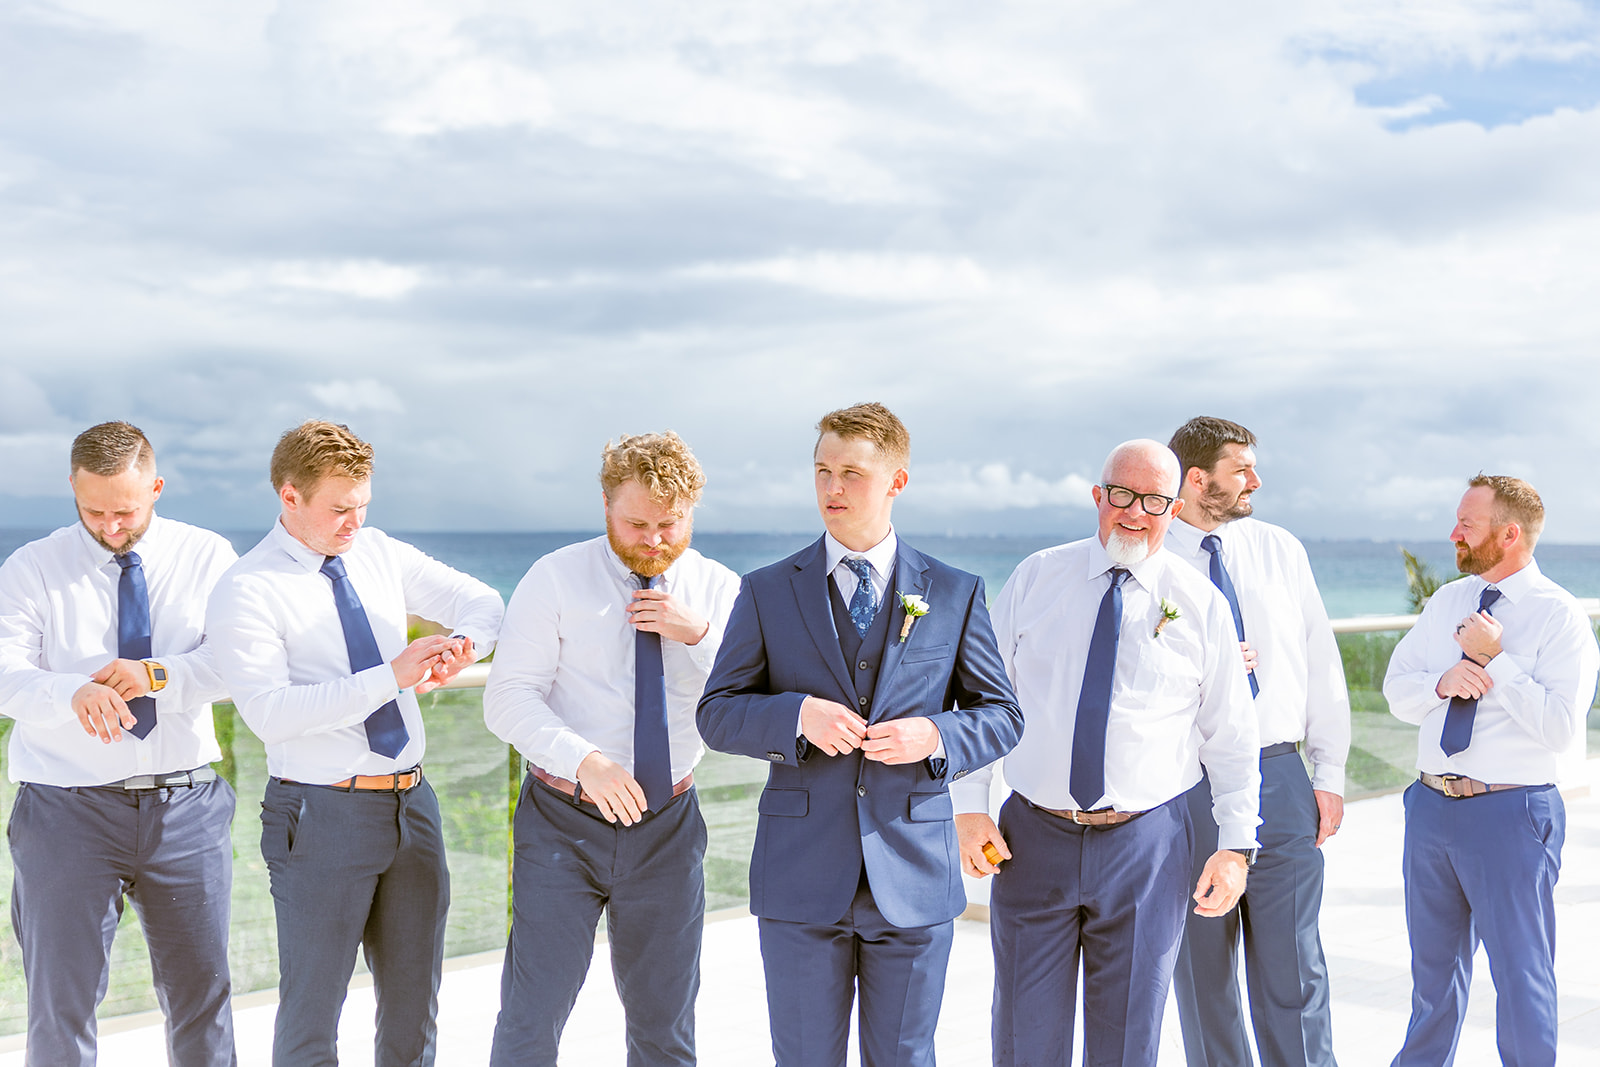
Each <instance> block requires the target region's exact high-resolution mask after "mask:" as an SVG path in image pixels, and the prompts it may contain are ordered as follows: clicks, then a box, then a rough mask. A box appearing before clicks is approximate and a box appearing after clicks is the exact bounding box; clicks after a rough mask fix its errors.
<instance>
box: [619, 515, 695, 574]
mask: <svg viewBox="0 0 1600 1067" xmlns="http://www.w3.org/2000/svg"><path fill="white" fill-rule="evenodd" d="M679 525H681V526H682V528H683V529H682V534H681V536H679V538H678V539H677V540H675V541H669V540H667V539H666V538H665V537H663V538H662V539H661V540H660V542H659V543H658V544H657V545H656V546H655V554H654V555H651V554H650V546H648V545H644V544H640V543H639V541H638V536H639V535H638V532H637V531H634V530H628V529H624V530H623V531H622V532H621V533H620V534H619V532H618V530H617V524H616V523H615V522H614V521H612V520H611V519H610V518H607V520H606V540H607V541H609V542H610V543H611V551H613V552H615V553H616V554H617V558H618V559H620V560H622V562H623V564H624V565H626V566H627V568H628V569H629V570H630V571H632V572H633V573H635V574H637V575H641V576H643V577H645V578H655V577H657V576H658V575H662V574H665V573H667V568H669V567H671V566H672V565H673V564H674V563H676V562H677V561H678V557H679V556H682V555H683V554H684V553H685V552H687V551H689V541H690V540H691V539H692V537H693V536H694V518H693V515H692V513H687V512H686V513H685V514H684V516H683V518H682V519H681V520H680V522H679ZM629 534H631V535H632V536H633V538H634V540H633V541H632V542H629V541H627V540H624V538H625V537H626V536H628V535H629Z"/></svg>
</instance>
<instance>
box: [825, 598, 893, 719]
mask: <svg viewBox="0 0 1600 1067" xmlns="http://www.w3.org/2000/svg"><path fill="white" fill-rule="evenodd" d="M887 592H888V590H885V593H886V594H887ZM884 599H885V600H886V601H887V600H888V597H887V595H886V596H885V597H884ZM828 603H829V604H831V605H832V606H833V628H834V629H835V630H837V631H838V632H839V650H840V651H841V652H843V653H844V662H845V665H846V666H847V667H849V668H850V680H851V681H852V682H854V683H855V690H856V711H857V712H859V713H860V714H861V717H862V718H863V719H866V718H870V717H871V715H872V697H873V694H874V692H875V691H876V689H877V687H878V668H879V667H880V666H881V665H882V663H883V651H884V649H885V648H887V647H888V645H889V624H890V620H891V619H893V618H894V617H895V616H896V615H898V614H899V613H898V612H896V611H893V610H891V608H890V605H889V604H888V603H884V604H880V605H878V614H877V615H876V616H874V618H873V620H872V625H871V626H869V627H868V628H867V636H866V637H862V636H861V635H860V634H859V633H857V632H856V624H855V622H854V621H853V620H852V619H851V618H850V609H849V608H847V607H845V602H844V598H843V596H842V595H841V594H840V590H839V583H838V582H837V581H835V580H834V578H833V576H831V575H830V576H829V577H828ZM896 636H898V635H896Z"/></svg>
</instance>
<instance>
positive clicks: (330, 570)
mask: <svg viewBox="0 0 1600 1067" xmlns="http://www.w3.org/2000/svg"><path fill="white" fill-rule="evenodd" d="M319 569H320V570H321V571H322V573H323V574H326V575H327V576H328V577H329V578H332V579H333V580H334V581H336V582H337V581H338V580H339V579H340V578H343V577H346V575H345V570H344V560H342V559H340V558H339V557H338V556H329V557H328V558H327V559H325V560H323V561H322V566H321V568H319Z"/></svg>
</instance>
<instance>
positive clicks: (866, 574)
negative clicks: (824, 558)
mask: <svg viewBox="0 0 1600 1067" xmlns="http://www.w3.org/2000/svg"><path fill="white" fill-rule="evenodd" d="M844 565H845V566H846V567H849V568H850V570H851V572H852V573H854V574H855V576H856V579H857V580H856V592H855V595H854V596H852V597H851V598H850V621H851V622H853V623H855V624H856V633H858V634H860V635H861V636H862V637H865V636H867V631H868V630H870V629H872V620H873V617H874V616H876V615H877V614H878V604H877V598H876V597H874V596H873V595H872V564H870V563H868V562H867V561H866V560H865V559H862V558H861V557H860V556H846V557H845V559H844Z"/></svg>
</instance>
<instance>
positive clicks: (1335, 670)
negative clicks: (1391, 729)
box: [1166, 518, 1350, 796]
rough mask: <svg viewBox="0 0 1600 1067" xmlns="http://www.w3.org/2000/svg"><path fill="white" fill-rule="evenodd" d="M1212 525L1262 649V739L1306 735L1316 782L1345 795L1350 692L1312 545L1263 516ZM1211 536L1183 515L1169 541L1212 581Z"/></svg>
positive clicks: (1247, 625) (1264, 742)
mask: <svg viewBox="0 0 1600 1067" xmlns="http://www.w3.org/2000/svg"><path fill="white" fill-rule="evenodd" d="M1211 532H1212V533H1213V534H1215V535H1216V536H1217V539H1218V540H1219V541H1221V542H1222V564H1223V566H1225V567H1226V568H1227V569H1228V577H1229V578H1231V579H1233V588H1234V592H1235V593H1237V594H1238V596H1239V614H1240V615H1242V616H1243V617H1244V639H1245V640H1246V641H1248V642H1249V643H1250V647H1251V648H1253V649H1255V651H1256V654H1257V655H1258V656H1259V657H1260V660H1259V662H1258V663H1257V664H1256V671H1255V674H1256V685H1257V686H1259V687H1260V690H1261V692H1260V695H1258V696H1257V697H1256V698H1255V710H1256V718H1257V721H1258V722H1259V723H1260V726H1261V747H1262V748H1266V747H1267V746H1268V745H1276V744H1280V743H1282V742H1285V741H1293V742H1296V743H1299V742H1301V741H1304V742H1305V743H1306V747H1305V751H1306V755H1307V756H1308V757H1309V758H1310V760H1311V766H1312V773H1311V785H1312V788H1314V789H1322V790H1325V791H1327V792H1329V793H1338V794H1339V795H1341V796H1342V795H1344V765H1345V760H1346V759H1347V758H1348V757H1349V754H1350V693H1349V691H1348V690H1347V689H1346V688H1345V683H1344V663H1343V661H1342V660H1341V659H1340V657H1339V644H1338V642H1337V641H1335V640H1334V636H1333V627H1332V626H1331V625H1330V624H1329V623H1328V609H1327V608H1325V607H1324V606H1323V604H1322V594H1321V593H1319V592H1317V581H1316V579H1315V578H1314V577H1313V576H1312V574H1311V561H1310V560H1309V559H1307V558H1306V550H1305V546H1304V545H1302V544H1301V543H1300V542H1299V541H1297V540H1295V537H1294V535H1293V534H1291V533H1290V532H1289V531H1288V530H1285V529H1283V528H1282V527H1280V526H1273V525H1271V524H1270V523H1265V522H1261V521H1259V520H1257V519H1235V520H1234V521H1233V522H1226V523H1223V524H1222V525H1221V526H1218V527H1217V528H1216V529H1215V530H1213V531H1211ZM1206 536H1207V535H1206V531H1204V530H1201V529H1199V528H1198V527H1195V526H1191V525H1189V524H1188V523H1187V522H1184V521H1183V520H1182V518H1179V519H1178V521H1177V522H1174V523H1173V524H1172V526H1171V528H1170V529H1168V531H1167V540H1166V547H1167V549H1168V550H1169V551H1171V552H1172V554H1173V555H1175V556H1177V557H1178V558H1179V559H1181V560H1183V561H1184V562H1185V563H1189V564H1191V565H1193V566H1194V568H1195V569H1196V570H1198V571H1199V572H1200V574H1201V575H1202V576H1203V577H1204V578H1205V579H1206V580H1207V581H1210V580H1211V553H1210V552H1207V551H1206V550H1205V549H1204V548H1201V547H1200V542H1201V540H1203V539H1204V538H1205V537H1206Z"/></svg>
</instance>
